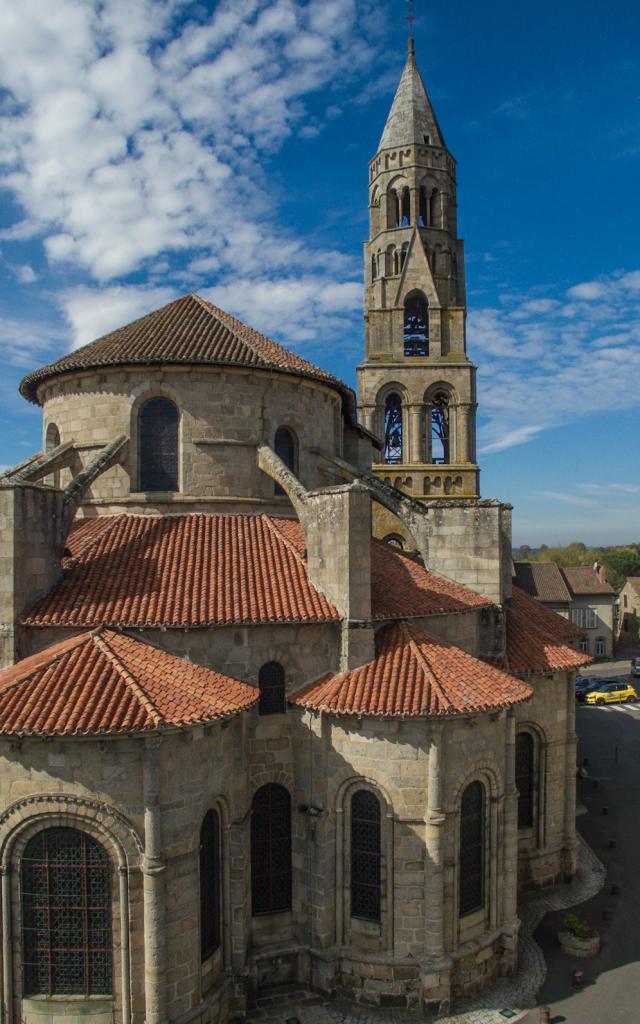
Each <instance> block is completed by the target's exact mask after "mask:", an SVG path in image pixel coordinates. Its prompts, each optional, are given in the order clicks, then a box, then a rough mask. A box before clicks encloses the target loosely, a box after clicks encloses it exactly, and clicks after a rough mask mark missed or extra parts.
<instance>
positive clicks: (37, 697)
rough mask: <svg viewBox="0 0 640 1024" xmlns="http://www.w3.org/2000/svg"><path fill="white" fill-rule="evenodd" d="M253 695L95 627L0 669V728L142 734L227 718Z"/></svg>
mask: <svg viewBox="0 0 640 1024" xmlns="http://www.w3.org/2000/svg"><path fill="white" fill-rule="evenodd" d="M258 699H259V693H258V690H257V688H256V687H253V686H249V685H247V684H246V683H241V682H239V681H238V680H237V679H231V678H230V677H228V676H224V675H221V674H220V673H219V672H212V671H211V670H210V669H207V668H202V667H201V666H199V665H193V664H192V663H191V662H188V661H183V660H181V659H180V658H176V657H174V656H173V655H171V654H167V653H166V652H165V651H161V650H158V649H157V648H155V647H150V646H149V645H148V644H146V643H141V642H140V641H138V640H134V639H133V638H132V637H130V636H126V635H125V634H123V633H116V632H113V631H112V630H108V629H99V630H96V631H94V632H92V633H83V634H81V635H80V636H76V637H72V638H71V639H70V640H63V641H62V643H59V644H55V645H54V646H53V647H49V648H47V649H46V650H45V651H41V652H40V653H39V654H34V655H32V656H31V657H29V658H25V659H24V660H23V661H19V662H18V663H17V664H16V665H13V666H11V667H10V668H6V669H3V670H2V671H0V734H2V735H5V736H13V735H21V736H90V735H111V734H122V733H135V732H145V731H149V730H158V729H163V728H167V727H171V726H173V727H180V726H187V725H194V724H197V723H206V722H212V721H215V720H216V719H221V718H228V717H229V716H230V715H235V714H237V713H238V712H239V711H242V710H244V709H245V708H249V707H251V706H252V705H253V704H255V703H256V702H257V700H258Z"/></svg>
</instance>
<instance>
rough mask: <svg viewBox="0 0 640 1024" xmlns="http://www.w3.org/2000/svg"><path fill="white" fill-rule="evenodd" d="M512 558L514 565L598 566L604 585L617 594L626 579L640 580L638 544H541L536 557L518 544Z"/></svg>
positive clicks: (639, 550) (526, 547) (528, 549)
mask: <svg viewBox="0 0 640 1024" xmlns="http://www.w3.org/2000/svg"><path fill="white" fill-rule="evenodd" d="M513 557H514V559H515V561H516V562H555V563H556V565H561V566H565V567H567V568H568V567H571V566H576V565H593V563H594V562H600V564H601V565H604V566H605V568H606V570H607V582H609V583H610V584H611V586H612V587H614V588H615V589H616V590H619V589H620V588H621V587H623V586H624V582H625V580H626V579H627V577H628V576H640V544H628V545H626V546H618V547H603V548H588V547H587V546H586V544H583V543H582V541H579V540H574V541H572V542H571V543H570V544H567V545H566V547H548V546H547V545H546V544H541V545H540V547H539V548H538V551H537V552H535V553H534V552H533V551H532V550H531V548H530V547H529V545H528V544H521V545H520V547H519V548H518V549H517V550H516V552H515V554H514V556H513Z"/></svg>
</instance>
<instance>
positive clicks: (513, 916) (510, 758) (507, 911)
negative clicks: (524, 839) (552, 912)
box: [493, 708, 520, 952]
mask: <svg viewBox="0 0 640 1024" xmlns="http://www.w3.org/2000/svg"><path fill="white" fill-rule="evenodd" d="M504 790H505V792H504V868H503V883H502V892H503V911H502V928H503V936H504V940H503V941H504V944H505V948H508V949H512V950H513V951H514V952H515V949H516V943H517V940H518V929H519V926H520V922H519V920H518V790H517V789H516V720H515V717H514V713H513V709H512V708H510V709H509V710H508V711H507V720H506V744H505V764H504ZM493 870H494V872H495V865H494V869H493Z"/></svg>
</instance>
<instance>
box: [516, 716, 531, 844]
mask: <svg viewBox="0 0 640 1024" xmlns="http://www.w3.org/2000/svg"><path fill="white" fill-rule="evenodd" d="M516 789H517V790H518V828H532V827H533V797H534V745H533V736H532V735H531V733H530V732H519V733H518V734H517V736H516Z"/></svg>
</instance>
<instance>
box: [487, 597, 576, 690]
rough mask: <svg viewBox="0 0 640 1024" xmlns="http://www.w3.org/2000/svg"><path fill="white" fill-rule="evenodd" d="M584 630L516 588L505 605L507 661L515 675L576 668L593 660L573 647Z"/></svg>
mask: <svg viewBox="0 0 640 1024" xmlns="http://www.w3.org/2000/svg"><path fill="white" fill-rule="evenodd" d="M583 632H584V631H583V630H580V629H577V628H576V627H575V626H574V625H572V623H570V622H569V621H568V620H567V619H564V618H563V617H562V616H561V615H557V614H556V612H552V611H551V610H550V609H549V608H545V607H544V605H541V604H540V603H539V602H538V601H536V600H535V598H533V597H531V596H530V595H529V594H526V593H525V592H524V590H520V589H519V587H514V588H513V596H512V598H511V601H510V602H509V604H508V605H507V655H506V657H507V664H508V666H509V671H511V672H515V673H516V674H517V675H526V674H528V673H530V672H551V671H553V670H554V669H563V668H566V669H568V668H579V667H580V666H581V665H588V664H589V663H590V662H591V661H592V660H593V659H592V658H591V657H590V656H589V655H588V654H584V653H583V652H582V651H577V650H576V649H575V647H574V646H573V644H574V642H575V640H576V637H577V636H578V635H581V634H582V633H583Z"/></svg>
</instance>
